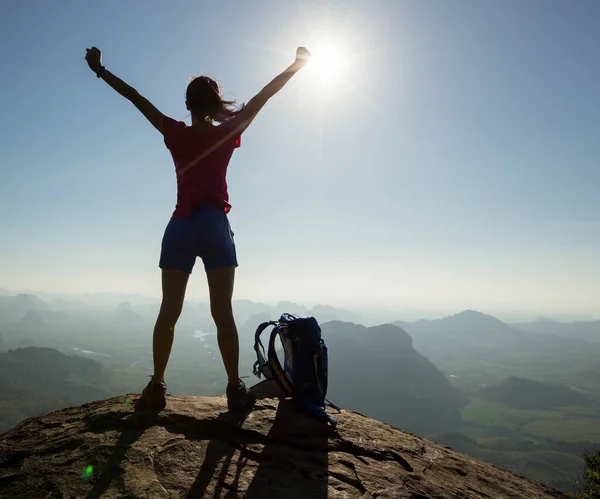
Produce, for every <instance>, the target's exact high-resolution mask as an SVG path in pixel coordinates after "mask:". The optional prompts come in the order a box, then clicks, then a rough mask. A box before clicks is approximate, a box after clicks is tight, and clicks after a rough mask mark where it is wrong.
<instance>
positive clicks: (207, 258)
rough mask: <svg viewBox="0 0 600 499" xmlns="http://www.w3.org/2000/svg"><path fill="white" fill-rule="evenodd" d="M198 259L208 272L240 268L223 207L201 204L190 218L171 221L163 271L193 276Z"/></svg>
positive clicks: (164, 242) (164, 244) (162, 255)
mask: <svg viewBox="0 0 600 499" xmlns="http://www.w3.org/2000/svg"><path fill="white" fill-rule="evenodd" d="M196 257H200V258H202V261H203V262H204V269H205V270H206V271H209V270H215V269H221V268H225V267H237V266H238V263H237V255H236V252H235V243H234V242H233V231H232V230H231V226H230V225H229V220H228V219H227V214H226V213H225V212H224V211H223V208H222V207H221V206H218V205H216V204H211V203H201V204H199V205H198V206H197V207H196V208H195V209H194V211H193V212H192V214H191V215H190V217H189V218H174V219H171V221H170V222H169V224H168V225H167V228H166V229H165V234H164V236H163V240H162V249H161V252H160V263H159V267H160V268H161V269H176V270H181V271H183V272H186V273H188V274H191V273H192V269H193V268H194V264H195V263H196Z"/></svg>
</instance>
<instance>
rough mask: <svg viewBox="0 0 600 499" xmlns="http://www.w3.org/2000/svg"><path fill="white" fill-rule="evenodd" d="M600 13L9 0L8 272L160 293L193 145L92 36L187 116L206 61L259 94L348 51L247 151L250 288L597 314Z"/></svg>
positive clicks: (240, 94)
mask: <svg viewBox="0 0 600 499" xmlns="http://www.w3.org/2000/svg"><path fill="white" fill-rule="evenodd" d="M599 19H600V3H598V2H596V1H594V0H590V1H578V2H568V1H566V0H565V1H555V0H543V1H541V0H540V1H533V0H532V1H529V2H521V1H517V0H514V1H513V0H504V1H488V2H480V1H476V0H461V1H458V0H457V1H452V2H450V1H445V0H439V1H434V0H428V1H417V0H414V1H399V0H387V1H385V0H368V1H367V0H362V1H361V0H357V1H352V2H348V1H345V2H343V1H340V2H335V1H305V0H295V1H292V0H290V1H289V2H281V1H279V2H277V1H274V0H273V1H271V0H261V1H260V2H259V1H255V2H246V1H231V0H226V1H221V2H209V3H206V2H198V1H193V2H192V1H174V2H168V3H167V2H158V1H144V2H142V1H137V0H136V1H128V2H117V1H106V2H94V3H92V2H79V1H70V0H69V1H67V0H64V1H61V2H42V1H29V0H23V1H19V2H4V3H2V6H1V7H0V42H1V43H0V67H2V71H0V83H1V88H2V92H0V109H1V110H2V113H0V128H1V130H0V131H1V134H0V173H1V181H0V213H1V217H2V218H1V224H2V245H1V246H0V287H6V288H11V289H34V290H44V291H58V292H73V293H75V292H81V291H118V292H139V293H144V294H148V295H159V293H160V289H159V283H160V281H159V275H160V274H159V269H158V268H157V262H158V257H159V250H160V240H161V238H162V233H163V230H164V227H165V225H166V223H167V221H168V219H169V217H170V215H171V213H172V210H173V208H174V203H175V176H174V172H173V166H172V163H171V159H170V156H169V153H168V151H167V150H166V148H165V147H164V145H163V142H162V137H161V136H160V135H159V134H158V133H157V132H156V131H155V130H154V129H153V128H152V126H151V125H149V124H148V123H147V122H146V121H145V120H144V118H143V117H142V116H141V115H140V114H139V113H138V112H137V111H136V110H135V108H133V106H132V105H131V104H130V103H128V102H127V101H125V100H124V99H122V98H121V97H120V96H118V95H117V94H116V93H115V92H114V91H113V90H111V89H110V88H109V87H108V86H107V85H106V84H105V83H104V82H102V81H100V80H97V79H96V78H95V76H94V75H93V73H91V71H90V70H89V69H88V68H87V65H86V64H85V61H84V55H85V48H86V47H89V46H91V45H96V46H98V47H99V48H100V49H101V50H102V51H103V54H104V55H103V57H104V59H103V60H104V63H105V65H106V66H107V67H108V68H109V69H110V70H111V71H113V72H114V73H115V74H117V75H118V76H120V77H121V78H123V79H124V80H125V81H127V82H128V83H129V84H131V85H133V86H134V87H136V88H137V89H138V91H140V93H142V94H143V95H145V96H146V97H147V98H149V99H150V100H151V101H152V102H153V103H154V104H155V105H156V106H157V107H158V108H159V109H160V110H161V111H162V112H163V113H165V114H167V115H169V116H172V117H174V118H177V119H181V120H185V119H187V115H186V111H185V107H184V99H183V96H184V92H185V85H186V83H187V79H188V77H189V76H190V75H193V74H196V75H197V74H202V73H205V74H209V75H211V76H214V77H216V78H217V79H218V80H219V81H220V82H221V84H222V86H223V89H224V90H225V93H226V95H228V96H235V97H236V98H238V99H239V100H241V101H245V100H248V99H249V98H251V97H252V96H253V95H254V93H256V92H257V91H259V90H260V88H261V87H262V86H263V85H264V84H266V83H268V81H269V80H270V79H271V78H272V77H274V76H275V75H276V74H277V73H278V72H280V71H281V70H283V69H284V68H285V67H286V66H287V65H288V64H289V63H290V62H291V61H292V59H293V56H294V51H295V48H296V46H298V45H306V46H307V47H308V48H309V49H311V48H312V49H313V50H315V49H318V48H321V49H322V48H323V47H326V46H327V44H331V43H334V44H337V45H338V46H341V47H342V48H343V51H344V52H345V57H346V58H347V59H348V60H350V62H351V64H350V65H349V66H348V68H346V69H345V72H344V74H343V75H342V76H343V77H340V78H339V80H338V81H337V83H336V85H334V86H328V87H327V88H325V89H324V88H322V85H321V83H322V78H321V79H320V76H319V74H318V72H316V71H312V72H308V71H307V72H306V73H305V74H300V75H298V77H297V78H295V79H294V80H293V81H292V83H290V85H289V86H288V87H286V88H285V89H284V90H283V91H282V92H281V93H280V94H279V95H277V96H276V97H275V98H274V99H273V100H272V102H270V103H269V104H268V106H267V107H266V108H265V109H264V111H263V112H262V115H261V116H259V118H257V120H256V121H255V122H254V124H253V125H252V127H251V128H250V129H249V130H248V131H247V132H246V134H245V135H244V137H243V146H242V148H241V149H239V150H238V151H236V153H235V154H234V157H233V160H232V163H231V166H230V170H229V176H228V179H229V185H230V196H231V198H232V204H233V210H232V212H231V223H232V226H233V230H234V232H235V235H236V243H237V247H238V256H239V260H240V268H239V271H238V281H237V289H236V296H237V297H238V298H250V299H256V300H271V301H272V300H278V299H291V300H297V301H302V302H305V303H308V304H310V303H316V302H327V303H331V304H340V305H341V304H370V305H375V304H378V305H385V306H395V307H400V308H402V307H419V308H440V307H443V308H456V309H461V308H479V309H483V310H494V309H535V310H539V311H555V312H584V313H595V314H597V313H598V298H597V297H598V296H600V258H599V256H598V255H600V252H599V250H600V230H599V229H600V223H599V220H600V219H599V216H600V199H599V197H598V196H597V192H598V185H599V181H600V169H599V164H600V161H599V158H600V141H599V140H598V136H599V132H600V113H599V112H598V109H599V107H600V85H598V81H600V60H599V59H598V57H597V47H598V46H600V30H598V29H597V27H598V20H599ZM323 77H324V76H323ZM202 274H203V272H202V267H201V264H200V263H197V267H196V270H195V273H194V279H193V280H192V283H191V285H190V296H191V297H194V298H204V297H206V283H205V279H204V277H203V275H202Z"/></svg>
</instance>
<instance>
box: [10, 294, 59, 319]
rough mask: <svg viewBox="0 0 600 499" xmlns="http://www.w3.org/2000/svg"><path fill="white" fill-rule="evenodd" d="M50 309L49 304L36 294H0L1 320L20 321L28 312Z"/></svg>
mask: <svg viewBox="0 0 600 499" xmlns="http://www.w3.org/2000/svg"><path fill="white" fill-rule="evenodd" d="M48 309H49V306H48V304H47V303H46V302H44V301H42V300H40V299H39V298H38V297H37V296H34V295H29V294H20V295H16V296H0V322H14V321H20V320H21V319H23V318H24V317H25V315H26V314H27V312H40V311H43V310H48Z"/></svg>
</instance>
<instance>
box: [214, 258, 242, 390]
mask: <svg viewBox="0 0 600 499" xmlns="http://www.w3.org/2000/svg"><path fill="white" fill-rule="evenodd" d="M206 277H207V278H208V289H209V292H210V311H211V313H212V316H213V319H214V321H215V325H216V326H217V342H218V344H219V350H220V351H221V357H223V364H224V365H225V371H226V372H227V379H228V381H229V383H230V384H232V385H237V384H238V383H239V381H240V375H239V370H238V363H239V358H240V346H239V339H238V332H237V327H236V325H235V319H234V318H233V307H232V304H231V299H232V297H233V282H234V279H235V267H227V268H223V269H216V270H209V271H208V272H207V273H206Z"/></svg>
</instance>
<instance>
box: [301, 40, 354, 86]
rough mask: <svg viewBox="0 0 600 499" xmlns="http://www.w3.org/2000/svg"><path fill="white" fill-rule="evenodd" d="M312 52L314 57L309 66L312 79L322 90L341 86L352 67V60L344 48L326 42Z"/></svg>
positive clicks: (316, 46)
mask: <svg viewBox="0 0 600 499" xmlns="http://www.w3.org/2000/svg"><path fill="white" fill-rule="evenodd" d="M310 50H311V54H312V57H311V60H310V63H309V64H308V66H307V69H308V73H309V74H310V79H311V80H312V81H313V82H315V83H316V84H317V85H318V86H319V87H320V88H321V89H322V90H328V89H331V88H333V87H335V86H337V85H339V84H341V83H342V81H343V80H344V78H345V77H346V76H347V75H348V72H349V70H350V67H351V58H350V56H349V55H348V54H347V53H346V52H345V51H344V50H343V48H342V46H341V45H340V44H335V43H332V42H329V41H324V42H322V43H320V44H315V46H314V47H311V49H310Z"/></svg>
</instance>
